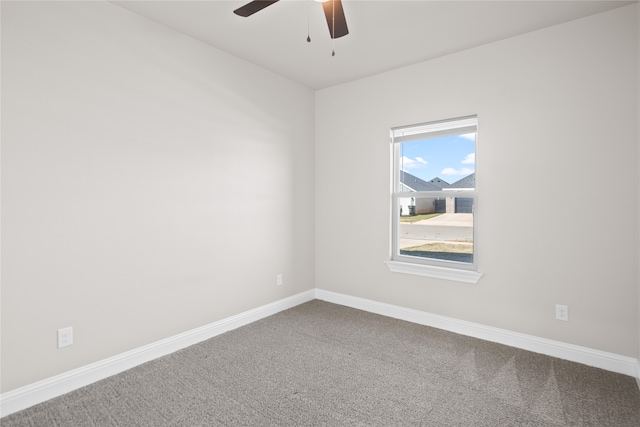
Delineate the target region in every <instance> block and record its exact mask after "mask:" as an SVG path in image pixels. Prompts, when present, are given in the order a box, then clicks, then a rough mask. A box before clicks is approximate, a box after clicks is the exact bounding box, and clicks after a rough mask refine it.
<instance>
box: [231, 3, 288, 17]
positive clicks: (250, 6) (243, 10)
mask: <svg viewBox="0 0 640 427" xmlns="http://www.w3.org/2000/svg"><path fill="white" fill-rule="evenodd" d="M277 1H278V0H254V1H252V2H249V3H247V4H245V5H244V6H242V7H239V8H238V9H236V10H234V11H233V13H235V14H236V15H239V16H243V17H245V18H246V17H247V16H251V15H253V14H254V13H256V12H260V11H261V10H262V9H264V8H265V7H267V6H271V5H272V4H274V3H276V2H277Z"/></svg>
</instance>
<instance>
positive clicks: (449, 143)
mask: <svg viewBox="0 0 640 427" xmlns="http://www.w3.org/2000/svg"><path fill="white" fill-rule="evenodd" d="M475 136H476V134H475V133H473V134H466V135H452V136H444V137H440V138H431V139H424V140H421V141H411V142H404V143H402V144H401V146H400V156H401V158H402V159H401V162H402V164H401V166H402V169H403V170H405V171H406V172H408V173H410V174H411V175H414V176H417V177H418V178H420V179H423V180H425V181H429V180H431V179H433V178H435V177H439V178H441V179H443V180H445V181H447V182H448V183H449V184H453V183H454V182H456V181H458V180H459V179H462V178H464V177H465V176H467V175H469V174H471V173H473V172H474V171H475Z"/></svg>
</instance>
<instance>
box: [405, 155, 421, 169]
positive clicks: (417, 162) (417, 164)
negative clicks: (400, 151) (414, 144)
mask: <svg viewBox="0 0 640 427" xmlns="http://www.w3.org/2000/svg"><path fill="white" fill-rule="evenodd" d="M400 164H401V165H402V169H403V170H407V169H418V168H422V167H425V166H427V164H428V162H427V161H426V160H425V159H423V158H422V157H416V158H415V159H410V158H409V157H406V156H402V160H401V163H400Z"/></svg>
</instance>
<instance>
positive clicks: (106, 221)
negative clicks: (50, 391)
mask: <svg viewBox="0 0 640 427" xmlns="http://www.w3.org/2000/svg"><path fill="white" fill-rule="evenodd" d="M313 109H314V94H313V91H311V90H310V89H307V88H305V87H302V86H300V85H297V84H294V83H292V82H290V81H288V80H286V79H284V78H281V77H279V76H276V75H274V74H271V73H268V72H266V71H264V70H263V69H260V68H258V67H255V66H252V65H250V64H248V63H246V62H243V61H241V60H239V59H237V58H234V57H232V56H230V55H227V54H225V53H223V52H221V51H218V50H216V49H213V48H211V47H208V46H206V45H204V44H201V43H200V42H197V41H195V40H193V39H190V38H188V37H185V36H182V35H180V34H178V33H176V32H174V31H172V30H169V29H167V28H165V27H163V26H160V25H157V24H153V23H151V22H149V21H147V20H144V19H142V18H139V17H137V16H136V15H133V14H131V13H130V12H128V11H125V10H123V9H121V8H120V7H118V6H115V5H112V4H109V3H96V2H59V3H55V4H52V3H47V2H45V3H30V2H23V3H22V4H14V3H8V2H2V374H1V378H2V391H3V392H6V391H9V390H12V389H14V388H16V387H20V386H24V385H27V384H30V383H33V382H35V381H38V380H41V379H45V378H49V377H51V376H53V375H55V374H59V373H62V372H66V371H68V370H71V369H73V368H77V367H80V366H84V365H86V364H88V363H91V362H95V361H99V360H103V359H105V358H107V357H109V356H113V355H117V354H120V353H123V352H125V351H127V350H131V349H134V348H138V347H140V346H143V345H145V344H149V343H152V342H155V341H158V340H160V339H164V338H167V337H169V336H172V335H175V334H177V333H181V332H184V331H187V330H190V329H193V328H196V327H199V326H203V325H206V324H208V323H211V322H214V321H216V320H220V319H223V318H226V317H229V316H232V315H235V314H238V313H240V312H243V311H246V310H249V309H252V308H255V307H258V306H260V305H263V304H267V303H270V302H273V301H276V300H279V299H282V298H285V297H287V296H290V295H293V294H297V293H300V292H302V291H305V290H309V289H312V288H313V287H314V240H313V239H314V229H313V223H314V205H313V204H314V198H313V188H314V160H313V138H314V133H313V132H314V131H313V129H314V116H313ZM278 273H283V274H284V285H283V286H280V287H277V286H276V275H277V274H278ZM66 326H73V328H74V332H75V337H74V338H75V343H74V345H73V346H71V347H68V348H65V349H61V350H58V349H56V330H57V329H58V328H61V327H66Z"/></svg>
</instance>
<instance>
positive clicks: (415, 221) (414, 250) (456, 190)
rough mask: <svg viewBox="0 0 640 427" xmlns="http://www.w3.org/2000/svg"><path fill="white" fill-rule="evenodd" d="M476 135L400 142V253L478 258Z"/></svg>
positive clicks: (450, 258) (467, 259) (452, 258)
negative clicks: (476, 228) (476, 230)
mask: <svg viewBox="0 0 640 427" xmlns="http://www.w3.org/2000/svg"><path fill="white" fill-rule="evenodd" d="M475 137H476V133H475V132H473V133H466V134H462V133H460V134H453V135H452V134H448V135H444V136H442V135H439V136H437V137H432V138H423V139H421V140H411V141H407V142H399V143H398V142H396V144H397V146H396V150H397V151H396V161H397V162H398V163H397V170H398V173H397V174H396V178H395V180H396V184H395V189H396V192H399V193H403V195H402V197H398V199H397V201H398V204H397V206H398V210H399V212H397V213H396V215H397V214H398V213H399V217H398V221H399V224H398V227H397V230H398V236H397V237H398V251H399V254H400V255H403V256H411V257H416V258H423V259H435V260H442V261H457V262H464V263H470V264H471V263H473V252H474V245H473V235H474V233H473V224H474V221H473V212H474V206H475V197H474V195H473V194H474V193H471V196H470V194H469V191H471V192H473V191H475V188H476V184H475ZM407 193H414V194H407ZM429 193H431V194H429Z"/></svg>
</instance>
